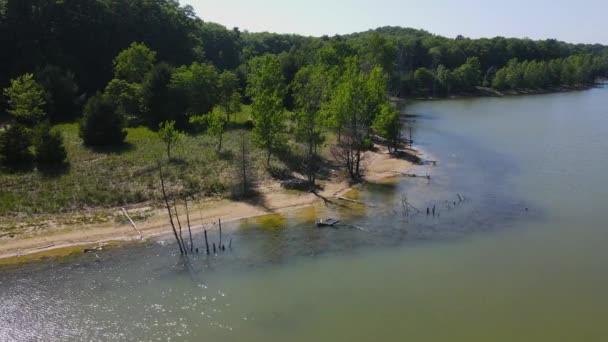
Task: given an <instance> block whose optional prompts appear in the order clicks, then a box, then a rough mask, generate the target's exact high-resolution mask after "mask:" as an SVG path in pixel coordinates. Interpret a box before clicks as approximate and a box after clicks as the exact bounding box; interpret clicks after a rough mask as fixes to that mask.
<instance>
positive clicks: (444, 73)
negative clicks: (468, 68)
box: [436, 64, 454, 96]
mask: <svg viewBox="0 0 608 342" xmlns="http://www.w3.org/2000/svg"><path fill="white" fill-rule="evenodd" d="M436 74H437V82H438V83H439V86H440V87H441V88H442V89H443V90H444V91H445V94H446V96H450V90H451V88H452V83H453V82H454V80H453V76H452V72H451V71H450V69H448V68H446V67H445V66H444V65H443V64H441V65H439V66H438V67H437V71H436Z"/></svg>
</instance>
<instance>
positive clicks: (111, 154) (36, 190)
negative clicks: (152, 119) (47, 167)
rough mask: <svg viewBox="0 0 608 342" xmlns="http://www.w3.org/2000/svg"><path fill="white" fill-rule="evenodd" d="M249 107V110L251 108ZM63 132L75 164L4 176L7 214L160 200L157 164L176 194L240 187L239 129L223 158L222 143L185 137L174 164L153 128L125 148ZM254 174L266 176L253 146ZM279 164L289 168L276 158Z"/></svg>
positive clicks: (131, 135) (1, 197) (0, 188)
mask: <svg viewBox="0 0 608 342" xmlns="http://www.w3.org/2000/svg"><path fill="white" fill-rule="evenodd" d="M246 108H247V107H245V109H246ZM249 117H250V114H249V113H247V112H246V111H244V112H242V113H238V114H235V115H234V120H235V122H236V123H243V122H246V121H248V120H249ZM237 126H238V125H237ZM56 128H57V129H58V130H60V131H61V132H62V134H63V136H64V141H65V147H66V150H67V153H68V160H69V163H70V167H69V168H68V169H67V170H66V171H65V172H61V173H57V174H49V173H47V172H40V171H37V170H32V171H30V172H25V173H16V174H10V173H0V216H7V215H10V216H15V215H18V214H19V216H22V215H23V214H27V215H29V214H42V213H58V212H69V211H74V210H81V209H90V208H112V207H118V206H124V205H128V204H134V203H142V202H147V201H158V200H160V199H161V196H162V195H161V192H160V183H159V176H158V165H159V163H162V165H163V172H164V173H165V174H166V178H167V183H168V189H169V193H170V196H177V195H180V196H181V195H183V194H185V193H187V194H189V195H192V196H202V195H218V196H229V195H231V192H232V191H233V190H234V189H236V187H237V181H238V179H235V178H238V177H235V174H238V173H237V171H236V168H237V165H236V164H237V161H236V160H237V159H238V158H236V157H235V156H237V155H238V151H239V142H240V139H239V138H240V135H241V134H245V135H249V134H250V132H249V130H246V129H242V128H238V127H237V128H234V129H231V130H229V131H228V132H226V133H225V135H224V151H223V153H222V154H220V155H218V153H216V145H217V142H216V140H215V138H213V137H210V136H208V135H206V134H200V135H184V136H183V137H182V138H181V139H180V141H179V142H178V143H177V145H175V147H174V148H173V150H172V158H173V159H172V161H168V160H167V155H166V149H165V145H164V144H163V142H162V141H160V139H159V138H158V136H157V134H156V132H154V131H151V130H150V129H149V128H147V127H136V128H129V129H127V132H128V134H127V137H126V144H125V146H122V147H115V148H104V149H92V148H87V147H85V146H84V145H83V144H82V139H81V138H80V137H79V134H78V133H79V131H78V125H77V124H76V123H70V124H60V125H57V126H56ZM249 150H250V153H249V154H250V163H249V166H250V175H249V176H250V177H251V179H252V180H259V179H260V178H265V177H267V176H266V175H267V173H266V171H265V158H264V152H263V151H261V150H259V149H257V148H255V147H254V146H250V148H249ZM273 163H277V164H279V165H278V167H282V165H281V164H282V163H280V162H278V161H274V162H273Z"/></svg>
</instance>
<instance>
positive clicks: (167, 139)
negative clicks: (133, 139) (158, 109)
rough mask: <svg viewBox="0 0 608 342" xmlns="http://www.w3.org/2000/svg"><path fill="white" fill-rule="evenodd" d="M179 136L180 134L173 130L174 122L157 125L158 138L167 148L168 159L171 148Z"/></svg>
mask: <svg viewBox="0 0 608 342" xmlns="http://www.w3.org/2000/svg"><path fill="white" fill-rule="evenodd" d="M181 135H182V134H181V132H180V131H178V130H177V129H176V128H175V121H165V122H161V123H160V124H159V125H158V137H159V138H160V140H161V141H162V142H164V143H165V146H166V147H167V158H168V159H171V146H173V145H175V144H176V143H177V142H178V141H179V139H180V137H181Z"/></svg>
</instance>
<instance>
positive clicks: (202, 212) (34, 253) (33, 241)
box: [0, 149, 420, 265]
mask: <svg viewBox="0 0 608 342" xmlns="http://www.w3.org/2000/svg"><path fill="white" fill-rule="evenodd" d="M414 153H415V154H416V155H418V156H419V155H420V152H418V151H415V152H414ZM366 162H367V164H368V165H367V168H366V169H365V174H366V175H365V182H369V183H374V182H379V181H381V180H383V179H386V178H391V177H395V176H398V175H400V174H402V173H405V172H407V171H408V170H410V169H411V168H413V167H414V166H416V164H415V163H413V162H411V161H408V160H406V159H402V158H398V157H395V156H392V155H389V154H388V153H387V152H386V151H385V150H384V149H382V150H381V151H379V152H366ZM322 185H323V190H322V191H319V193H318V195H320V196H322V197H325V198H338V197H340V196H343V195H344V194H346V193H347V192H348V191H350V190H352V189H353V188H354V187H355V186H356V185H350V184H349V183H348V181H347V180H345V179H343V178H341V177H337V176H334V177H331V179H329V180H327V181H325V182H323V183H322ZM258 188H259V190H260V195H259V196H258V197H256V198H254V199H252V200H248V201H234V200H226V199H204V200H202V201H197V202H192V203H190V204H189V207H190V210H191V213H193V215H192V216H193V221H196V222H217V220H218V219H221V220H222V222H226V223H233V222H238V221H242V220H246V219H251V218H255V217H261V216H264V215H269V214H284V213H287V212H290V211H293V210H297V209H302V208H306V207H310V206H314V205H316V204H319V203H323V199H322V198H321V197H319V196H317V195H316V194H313V193H310V192H296V191H292V190H285V189H283V188H281V186H280V184H279V183H278V182H271V183H266V184H260V185H258ZM178 209H179V211H180V213H182V214H183V213H184V211H185V209H184V207H183V206H181V207H180V206H178ZM113 210H114V218H115V219H116V218H118V217H120V215H122V214H119V213H122V209H121V208H114V209H113ZM128 210H129V213H130V214H131V215H133V214H134V213H136V214H138V215H139V214H141V213H143V215H144V218H143V219H137V218H136V219H134V220H135V224H136V225H137V228H138V229H139V230H140V231H141V232H142V235H143V237H144V238H143V239H141V238H140V235H139V233H138V232H137V231H136V230H135V229H134V228H133V226H132V225H131V224H130V223H128V221H127V222H124V223H123V222H115V221H114V222H103V223H73V224H64V225H62V224H60V223H58V221H59V215H51V219H50V220H49V222H47V223H48V225H49V226H52V227H53V228H52V230H51V231H45V232H42V233H41V232H38V231H35V232H26V233H24V234H23V235H22V236H18V237H14V238H11V237H8V238H7V237H6V236H4V237H2V238H0V265H11V264H22V263H27V262H32V261H37V260H42V259H45V258H48V257H62V256H68V255H71V254H74V253H82V252H83V250H84V249H85V248H94V247H95V246H102V245H107V244H125V243H138V242H142V241H148V240H150V239H158V238H161V237H164V236H170V235H171V234H172V231H171V228H170V225H169V222H168V221H169V220H168V215H167V212H166V209H164V208H162V207H156V208H151V207H149V206H148V207H142V204H139V205H137V204H135V205H132V206H131V207H130V208H128ZM197 212H198V213H197ZM85 214H87V213H85V212H80V213H76V215H75V217H78V216H79V215H80V216H83V215H85ZM123 217H124V216H123ZM125 219H126V218H125ZM204 227H205V226H204V225H202V224H197V225H193V226H192V231H193V232H197V233H198V232H200V231H202V230H203V228H204Z"/></svg>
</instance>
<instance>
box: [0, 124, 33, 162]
mask: <svg viewBox="0 0 608 342" xmlns="http://www.w3.org/2000/svg"><path fill="white" fill-rule="evenodd" d="M31 145H32V140H31V136H30V133H29V132H28V130H27V129H26V128H25V127H23V126H21V125H12V126H10V127H8V128H6V129H4V130H3V131H2V130H0V162H1V163H2V165H4V166H5V167H7V168H9V169H19V168H22V167H27V166H29V165H30V164H31V162H32V159H33V155H32V152H31V151H30V146H31Z"/></svg>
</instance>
